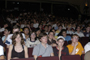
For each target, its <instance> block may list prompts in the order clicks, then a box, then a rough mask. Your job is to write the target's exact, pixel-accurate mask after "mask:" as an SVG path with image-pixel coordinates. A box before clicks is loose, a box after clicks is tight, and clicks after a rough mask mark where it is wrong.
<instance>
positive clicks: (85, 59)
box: [84, 51, 90, 60]
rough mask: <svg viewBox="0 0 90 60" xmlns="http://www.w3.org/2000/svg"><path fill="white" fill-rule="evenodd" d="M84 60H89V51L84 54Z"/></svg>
mask: <svg viewBox="0 0 90 60" xmlns="http://www.w3.org/2000/svg"><path fill="white" fill-rule="evenodd" d="M84 60H90V51H88V52H86V53H85V56H84Z"/></svg>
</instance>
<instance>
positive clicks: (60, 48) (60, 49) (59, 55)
mask: <svg viewBox="0 0 90 60" xmlns="http://www.w3.org/2000/svg"><path fill="white" fill-rule="evenodd" d="M61 51H62V47H59V54H58V57H59V60H60V57H61Z"/></svg>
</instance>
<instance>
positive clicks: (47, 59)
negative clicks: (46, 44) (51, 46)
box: [37, 56, 59, 60]
mask: <svg viewBox="0 0 90 60" xmlns="http://www.w3.org/2000/svg"><path fill="white" fill-rule="evenodd" d="M37 60H59V57H55V56H54V57H39V58H38V59H37Z"/></svg>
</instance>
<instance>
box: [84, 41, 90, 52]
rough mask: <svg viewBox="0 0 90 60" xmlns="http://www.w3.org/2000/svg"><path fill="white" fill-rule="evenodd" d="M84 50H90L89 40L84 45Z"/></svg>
mask: <svg viewBox="0 0 90 60" xmlns="http://www.w3.org/2000/svg"><path fill="white" fill-rule="evenodd" d="M84 50H85V53H86V52H88V51H90V42H88V43H87V44H86V45H85V46H84Z"/></svg>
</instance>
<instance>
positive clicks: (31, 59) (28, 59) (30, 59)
mask: <svg viewBox="0 0 90 60" xmlns="http://www.w3.org/2000/svg"><path fill="white" fill-rule="evenodd" d="M11 60H34V58H21V59H11Z"/></svg>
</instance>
